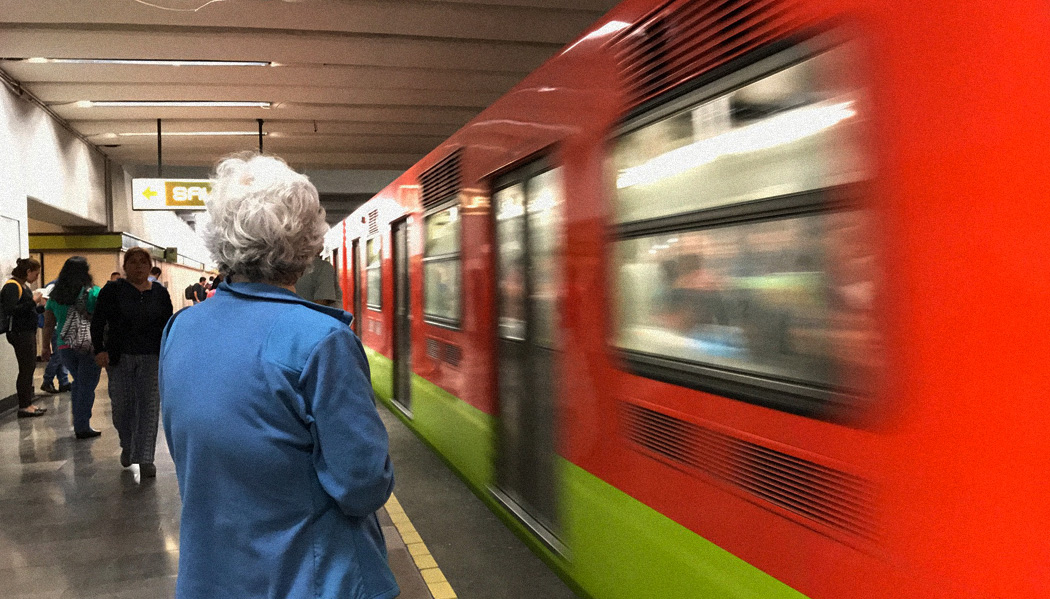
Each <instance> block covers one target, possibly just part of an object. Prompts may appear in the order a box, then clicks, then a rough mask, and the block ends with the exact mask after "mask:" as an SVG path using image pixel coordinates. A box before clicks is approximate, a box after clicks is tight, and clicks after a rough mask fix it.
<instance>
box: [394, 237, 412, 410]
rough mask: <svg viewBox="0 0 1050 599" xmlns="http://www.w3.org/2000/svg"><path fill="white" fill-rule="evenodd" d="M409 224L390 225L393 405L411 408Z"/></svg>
mask: <svg viewBox="0 0 1050 599" xmlns="http://www.w3.org/2000/svg"><path fill="white" fill-rule="evenodd" d="M408 223H409V219H407V218H405V219H402V220H399V221H397V222H395V223H394V224H393V234H394V248H393V249H394V255H393V258H394V401H395V402H396V403H397V404H398V405H399V406H400V407H401V408H402V409H403V410H404V411H405V412H408V413H411V408H412V339H411V330H412V290H411V288H410V286H409V285H410V282H409V275H408Z"/></svg>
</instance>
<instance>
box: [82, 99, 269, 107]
mask: <svg viewBox="0 0 1050 599" xmlns="http://www.w3.org/2000/svg"><path fill="white" fill-rule="evenodd" d="M76 105H77V107H78V108H142V107H162V108H185V107H193V108H269V107H270V102H227V101H218V100H204V101H201V100H99V101H95V100H81V101H79V102H77V103H76Z"/></svg>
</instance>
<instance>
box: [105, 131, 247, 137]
mask: <svg viewBox="0 0 1050 599" xmlns="http://www.w3.org/2000/svg"><path fill="white" fill-rule="evenodd" d="M110 135H116V136H117V137H156V136H157V134H156V133H155V132H153V131H149V132H146V131H133V132H131V133H115V134H113V133H107V134H106V136H107V137H108V136H110ZM161 135H162V136H164V137H168V136H172V137H178V136H183V137H191V136H198V135H201V136H217V137H219V136H237V135H242V136H247V135H252V136H257V135H259V132H258V131H163V132H161ZM263 135H268V133H265V132H264V133H263Z"/></svg>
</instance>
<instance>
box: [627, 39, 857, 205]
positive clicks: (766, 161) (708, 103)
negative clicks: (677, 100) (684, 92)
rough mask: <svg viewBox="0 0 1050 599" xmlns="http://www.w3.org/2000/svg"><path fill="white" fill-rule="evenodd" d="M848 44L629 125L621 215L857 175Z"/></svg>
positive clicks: (775, 192) (724, 201)
mask: <svg viewBox="0 0 1050 599" xmlns="http://www.w3.org/2000/svg"><path fill="white" fill-rule="evenodd" d="M849 51H850V50H849V49H848V48H847V47H840V48H837V49H834V50H831V51H828V52H826V53H824V54H820V55H818V56H816V57H813V58H810V59H809V60H806V61H804V62H801V63H798V64H795V65H793V66H790V67H788V68H786V69H783V70H781V71H778V72H776V73H773V74H770V75H767V76H766V77H764V78H762V79H759V80H758V81H755V82H753V83H750V84H748V85H745V86H743V87H741V88H739V89H736V90H732V91H729V92H728V93H724V94H722V95H719V96H716V97H714V98H711V99H707V100H703V101H701V102H700V103H699V104H697V105H694V106H692V107H690V108H687V109H685V110H682V111H679V112H677V113H674V114H672V115H670V116H668V117H666V118H662V119H660V120H657V121H656V122H652V123H649V124H647V125H646V126H644V127H642V128H639V129H637V130H634V131H632V132H630V133H627V134H626V135H624V136H623V137H621V138H620V139H619V140H618V141H617V144H616V150H615V154H614V163H615V166H616V169H617V176H616V188H617V192H616V219H617V222H621V223H623V222H629V221H637V220H643V219H652V218H657V217H663V216H669V215H672V214H680V213H684V212H691V211H695V210H702V209H706V208H713V207H717V206H726V205H729V204H735V203H740V202H744V201H748V200H756V199H762V198H768V197H774V196H783V195H787V194H792V193H800V192H805V191H812V190H817V189H822V188H825V187H829V186H833V185H841V184H845V183H850V182H855V181H858V180H861V179H863V178H865V176H866V175H865V169H864V165H863V162H862V160H861V156H860V152H859V151H858V146H859V144H858V142H857V135H858V133H857V126H856V125H857V123H858V121H859V118H858V114H857V99H858V95H859V94H858V92H857V90H855V89H852V88H851V87H850V86H849V85H848V84H840V83H838V82H839V81H840V80H842V79H843V77H841V76H829V74H832V75H841V72H840V71H841V70H842V69H844V68H846V67H845V65H846V64H847V63H848V57H847V54H848V52H849Z"/></svg>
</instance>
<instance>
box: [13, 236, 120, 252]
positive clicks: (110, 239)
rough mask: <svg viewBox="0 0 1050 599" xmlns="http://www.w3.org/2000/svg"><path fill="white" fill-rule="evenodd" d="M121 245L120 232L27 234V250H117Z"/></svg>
mask: <svg viewBox="0 0 1050 599" xmlns="http://www.w3.org/2000/svg"><path fill="white" fill-rule="evenodd" d="M122 247H123V237H122V236H121V234H120V233H104V234H100V235H64V234H54V235H52V234H34V235H30V236H29V251H31V252H39V251H42V250H119V249H121V248H122Z"/></svg>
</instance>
